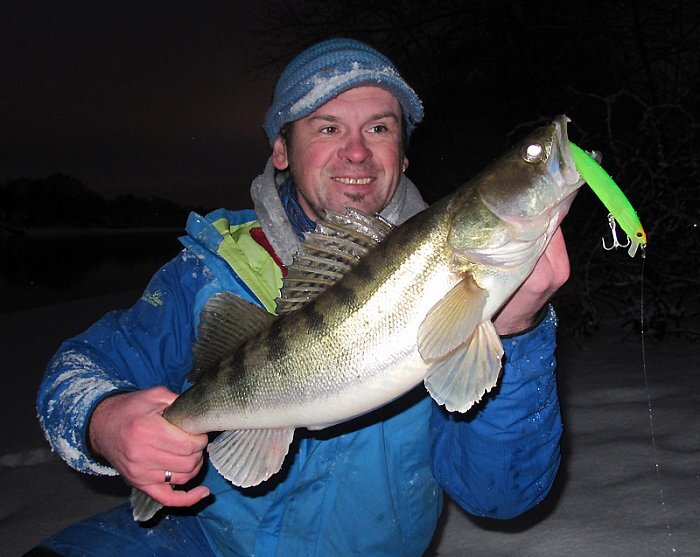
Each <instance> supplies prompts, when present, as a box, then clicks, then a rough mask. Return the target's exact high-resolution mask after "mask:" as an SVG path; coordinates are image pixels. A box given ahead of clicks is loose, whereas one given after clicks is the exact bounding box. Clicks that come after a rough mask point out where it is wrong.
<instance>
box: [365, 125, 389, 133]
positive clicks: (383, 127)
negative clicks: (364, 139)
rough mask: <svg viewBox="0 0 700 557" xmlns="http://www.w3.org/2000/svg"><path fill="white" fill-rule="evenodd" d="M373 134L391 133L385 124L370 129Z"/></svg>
mask: <svg viewBox="0 0 700 557" xmlns="http://www.w3.org/2000/svg"><path fill="white" fill-rule="evenodd" d="M369 131H370V132H372V133H385V132H388V131H389V128H388V127H387V126H386V125H384V124H377V125H376V126H372V127H371V128H370V129H369Z"/></svg>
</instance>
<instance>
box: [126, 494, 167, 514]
mask: <svg viewBox="0 0 700 557" xmlns="http://www.w3.org/2000/svg"><path fill="white" fill-rule="evenodd" d="M129 501H131V512H132V514H133V516H134V520H136V521H138V522H145V521H147V520H150V519H151V518H153V517H154V516H155V514H156V513H157V512H158V511H159V510H160V509H162V508H163V504H162V503H159V502H158V501H156V500H155V499H153V497H151V496H150V495H148V494H147V493H146V492H144V491H141V490H140V489H137V488H133V489H132V490H131V496H130V497H129Z"/></svg>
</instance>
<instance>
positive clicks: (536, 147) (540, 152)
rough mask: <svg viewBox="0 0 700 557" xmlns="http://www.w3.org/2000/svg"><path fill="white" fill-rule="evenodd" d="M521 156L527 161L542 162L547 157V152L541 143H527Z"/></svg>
mask: <svg viewBox="0 0 700 557" xmlns="http://www.w3.org/2000/svg"><path fill="white" fill-rule="evenodd" d="M520 156H521V157H522V159H523V160H524V161H525V162H530V163H535V162H542V161H543V160H544V159H545V156H546V153H545V150H544V147H543V146H542V145H540V144H539V143H530V145H525V146H524V147H523V149H522V152H521V153H520Z"/></svg>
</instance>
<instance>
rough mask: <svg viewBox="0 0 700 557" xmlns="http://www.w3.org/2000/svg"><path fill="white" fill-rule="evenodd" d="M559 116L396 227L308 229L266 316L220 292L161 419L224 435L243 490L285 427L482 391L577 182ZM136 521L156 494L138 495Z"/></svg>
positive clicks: (287, 435) (349, 216)
mask: <svg viewBox="0 0 700 557" xmlns="http://www.w3.org/2000/svg"><path fill="white" fill-rule="evenodd" d="M568 122H569V119H568V118H567V117H566V116H564V115H561V116H558V117H556V118H554V119H553V120H552V121H551V122H549V123H548V124H546V125H544V126H542V127H541V128H538V129H537V130H535V131H533V132H532V133H530V134H529V135H528V136H527V137H525V138H524V139H522V140H521V141H519V142H518V143H517V144H516V145H515V146H513V148H512V149H510V150H509V151H508V152H507V153H506V154H505V155H504V156H503V157H501V158H500V159H498V160H496V161H495V162H494V163H493V164H491V165H489V166H488V167H486V168H485V169H484V170H483V171H482V172H480V173H479V174H478V175H477V176H475V177H474V178H473V179H471V180H469V181H468V182H467V183H466V184H464V185H463V186H461V187H460V188H458V189H457V190H455V191H454V192H453V193H452V194H450V195H448V196H447V197H445V198H443V199H442V200H440V201H438V202H436V203H435V204H433V205H432V206H430V207H428V208H427V209H425V210H424V211H422V212H420V213H418V214H417V215H415V216H414V217H412V218H410V219H409V220H407V221H406V222H405V223H403V224H402V225H400V226H398V227H395V226H393V225H391V224H389V223H388V222H386V221H384V220H383V219H381V217H378V216H376V215H367V214H364V213H362V212H360V211H357V210H354V209H348V210H347V211H346V212H345V213H344V214H339V213H326V215H325V216H324V218H323V219H320V220H319V221H318V223H317V226H316V230H315V231H314V232H311V233H307V235H306V237H305V240H304V242H302V243H301V244H300V248H299V251H298V253H297V254H296V256H295V259H294V262H293V264H292V265H291V266H290V268H289V272H288V274H287V276H286V277H285V279H284V282H283V287H282V289H281V293H280V298H279V299H278V302H277V313H278V315H273V314H270V313H268V312H266V311H265V310H262V309H260V308H258V307H257V306H254V305H253V304H251V303H250V302H247V301H245V300H243V299H241V298H239V297H237V296H235V295H233V294H231V293H228V292H221V293H219V294H216V295H214V296H212V298H210V300H209V301H208V303H207V304H206V306H205V307H204V308H203V310H202V313H201V315H200V324H199V330H198V335H197V340H196V342H195V345H194V348H193V351H194V361H195V363H194V366H193V370H192V372H191V374H190V378H189V380H190V382H191V383H192V386H191V387H190V388H189V389H188V390H186V391H185V392H184V393H183V394H182V395H180V396H179V397H178V398H177V399H176V400H175V401H174V402H173V403H172V404H171V405H170V406H169V407H168V408H167V409H166V410H165V411H164V412H163V417H165V418H166V419H167V420H168V421H170V422H171V423H173V424H175V425H176V426H178V427H180V428H182V429H183V430H185V431H188V432H190V433H204V432H221V433H220V434H219V435H218V437H216V438H215V439H214V440H213V441H211V442H210V444H209V445H208V448H207V450H208V453H209V457H210V459H211V461H212V463H213V465H214V466H215V467H216V469H217V470H218V471H219V473H220V474H222V475H223V476H224V477H225V478H226V479H227V480H229V481H230V482H231V483H233V484H234V485H236V486H239V487H242V488H246V487H251V486H254V485H258V484H259V483H261V482H263V481H265V480H267V479H268V478H270V477H271V476H272V475H273V474H275V473H277V472H278V471H279V470H280V469H281V467H282V465H283V462H284V460H285V458H286V456H287V454H288V452H289V447H290V444H291V443H292V440H293V437H294V432H295V430H296V429H298V428H307V429H309V430H321V429H324V428H328V427H330V426H333V425H335V424H339V423H342V422H345V421H348V420H351V419H353V418H355V417H358V416H361V415H364V414H367V413H369V412H372V411H373V410H375V409H377V408H380V407H382V406H384V405H385V404H387V403H389V402H391V401H393V400H395V399H397V398H398V397H400V396H402V395H403V394H405V393H407V392H408V391H410V390H412V389H413V388H415V387H416V386H417V385H419V384H420V383H421V382H423V383H424V385H425V388H426V389H427V391H428V393H429V394H430V396H432V398H433V399H434V400H435V401H436V402H437V403H438V404H440V405H443V406H444V407H445V408H446V409H447V410H448V411H451V412H453V411H457V412H466V411H468V410H469V409H470V408H471V407H472V406H473V405H474V404H475V403H477V402H478V401H479V400H480V399H481V398H482V397H483V395H484V394H485V393H486V392H488V391H489V390H491V389H492V388H493V387H494V386H495V385H496V384H497V381H498V378H499V375H500V372H501V360H502V356H503V347H502V344H501V341H500V338H499V336H498V334H497V333H496V330H495V328H494V325H493V323H492V318H493V317H494V316H495V315H496V314H497V312H498V311H499V310H500V308H501V307H502V306H503V305H504V304H505V302H506V301H507V300H508V299H509V298H510V297H511V296H512V295H513V293H514V292H515V291H516V290H517V289H518V288H519V286H520V285H521V284H522V283H523V282H524V281H525V279H526V278H527V277H528V275H529V274H530V273H531V272H532V270H533V268H534V266H535V264H536V262H537V260H538V259H539V257H540V256H541V255H542V253H543V252H544V250H545V248H546V247H547V245H548V243H549V241H550V239H551V238H552V235H553V234H554V233H555V231H556V229H557V227H558V226H559V224H560V222H561V221H562V219H563V218H564V216H565V214H566V213H567V211H568V208H569V205H570V204H571V202H572V200H573V198H574V196H575V194H576V192H577V191H578V189H579V187H580V186H581V185H582V184H583V183H584V182H583V180H582V179H581V177H580V175H579V173H578V171H577V169H576V167H575V164H574V162H573V160H572V155H571V151H570V146H569V141H568V137H567V123H568ZM131 502H132V507H133V515H134V519H135V520H139V521H145V520H148V519H149V518H151V517H152V516H153V515H154V514H155V512H157V511H158V509H159V508H160V506H161V505H160V503H158V502H156V501H154V500H152V499H151V498H150V497H149V496H148V495H146V494H145V493H143V492H140V491H139V490H135V491H134V492H133V494H132V497H131Z"/></svg>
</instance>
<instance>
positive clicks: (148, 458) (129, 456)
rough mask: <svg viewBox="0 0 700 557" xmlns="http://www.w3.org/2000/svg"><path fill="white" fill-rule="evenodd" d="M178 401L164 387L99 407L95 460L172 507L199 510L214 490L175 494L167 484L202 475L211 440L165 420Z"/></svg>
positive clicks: (92, 429)
mask: <svg viewBox="0 0 700 557" xmlns="http://www.w3.org/2000/svg"><path fill="white" fill-rule="evenodd" d="M176 398H177V395H176V394H175V393H173V392H171V391H169V390H168V389H166V388H164V387H154V388H152V389H148V390H145V391H135V392H130V393H123V394H119V395H115V396H112V397H109V398H106V399H105V400H103V401H102V402H100V404H98V405H97V407H96V408H95V411H94V412H93V414H92V418H91V420H90V426H89V429H88V436H89V441H90V446H91V448H92V450H93V453H94V454H95V456H97V457H99V458H102V459H104V460H106V461H108V462H109V463H110V464H111V465H112V466H113V467H114V468H116V469H117V470H118V471H119V473H120V474H121V475H122V476H123V477H124V479H125V480H126V481H128V482H129V483H130V484H131V485H133V486H134V487H137V488H139V489H140V490H142V491H144V492H146V493H147V494H148V495H150V496H151V497H153V498H154V499H156V500H157V501H159V502H161V503H163V504H164V505H165V506H168V507H187V506H191V505H194V504H195V503H197V502H198V501H200V500H201V499H203V498H204V497H206V496H207V495H209V489H208V488H207V487H205V486H197V487H195V488H193V489H191V490H189V491H183V490H173V489H172V487H171V485H170V484H168V483H165V471H166V470H169V471H170V472H171V473H172V478H171V484H175V485H177V484H184V483H186V482H187V481H189V480H190V479H192V478H193V477H194V476H196V475H197V473H198V472H199V470H200V468H201V467H202V463H203V460H204V457H203V452H204V449H205V448H206V446H207V442H208V437H207V435H206V434H204V433H202V434H199V435H191V434H189V433H187V432H185V431H183V430H181V429H180V428H178V427H175V426H174V425H172V424H171V423H170V422H168V421H167V420H166V419H165V418H163V417H162V416H161V414H162V412H163V410H164V409H165V408H167V407H168V406H169V405H170V404H172V402H173V401H174V400H175V399H176Z"/></svg>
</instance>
